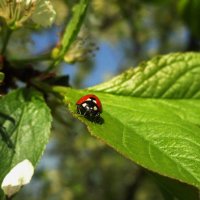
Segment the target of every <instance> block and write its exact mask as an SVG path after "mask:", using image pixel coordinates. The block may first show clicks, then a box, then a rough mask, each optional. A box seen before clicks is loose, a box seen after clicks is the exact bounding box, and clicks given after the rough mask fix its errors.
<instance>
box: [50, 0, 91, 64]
mask: <svg viewBox="0 0 200 200" xmlns="http://www.w3.org/2000/svg"><path fill="white" fill-rule="evenodd" d="M88 3H89V1H88V0H81V1H80V3H79V4H77V5H75V7H74V9H73V16H72V19H71V20H70V22H69V24H68V25H67V26H66V29H65V31H64V34H63V37H62V40H61V44H60V49H59V50H57V49H55V50H54V52H53V53H54V54H55V55H53V57H55V58H56V62H60V61H61V60H62V59H63V57H64V55H65V53H66V52H67V50H68V49H69V47H70V45H71V44H72V42H73V41H74V40H75V38H76V36H77V34H78V32H79V30H80V28H81V25H82V23H83V20H84V16H85V14H86V11H87V7H88ZM57 51H58V52H57Z"/></svg>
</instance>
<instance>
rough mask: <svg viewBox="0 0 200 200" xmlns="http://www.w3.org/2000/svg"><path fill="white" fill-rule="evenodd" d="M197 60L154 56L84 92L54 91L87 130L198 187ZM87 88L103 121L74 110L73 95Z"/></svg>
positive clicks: (142, 162) (199, 68) (199, 111)
mask: <svg viewBox="0 0 200 200" xmlns="http://www.w3.org/2000/svg"><path fill="white" fill-rule="evenodd" d="M197 61H198V62H199V61H200V55H199V54H195V53H194V54H192V53H188V54H187V53H186V54H171V55H168V56H160V57H157V58H155V59H152V60H150V61H149V62H146V63H142V64H141V66H139V67H138V68H136V69H131V70H129V71H127V72H125V73H124V74H122V75H120V76H118V77H116V78H114V79H113V80H111V81H109V82H107V83H105V84H102V85H99V86H95V87H93V88H89V91H88V90H74V89H70V88H61V87H58V88H55V91H57V92H59V93H61V94H62V95H63V96H64V97H65V100H64V101H65V103H66V102H67V103H69V109H70V110H71V111H72V112H73V113H74V115H75V116H76V117H78V118H79V119H81V120H82V121H83V122H84V123H85V124H86V125H87V126H88V128H89V130H90V132H91V134H92V135H94V136H96V137H97V138H100V139H101V140H103V141H105V142H106V143H107V144H108V145H110V146H112V147H113V148H114V149H116V150H117V151H118V152H120V153H122V154H123V155H125V156H126V157H127V158H129V159H131V160H133V161H134V162H136V163H138V164H139V165H141V166H143V167H145V168H147V169H149V170H152V171H155V172H157V173H159V174H162V175H165V176H168V177H171V178H174V179H178V180H180V181H183V182H186V183H188V184H191V185H194V186H196V187H200V169H199V165H200V162H199V159H198V156H199V154H200V149H199V145H198V144H199V143H200V138H199V131H200V129H199V118H200V106H199V88H200V87H199V82H198V80H199V76H200V73H199V71H200V65H199V64H198V62H197ZM191 75H192V76H191ZM184 84H185V85H184ZM186 86H187V87H186ZM185 88H187V90H185ZM88 92H89V93H91V92H92V93H95V94H96V95H98V96H99V98H100V99H101V101H102V104H103V113H102V117H103V119H104V121H105V123H104V124H103V125H99V124H95V123H91V122H89V121H87V120H86V119H84V118H83V117H82V116H79V115H77V114H75V112H76V107H75V102H76V100H77V99H79V98H80V97H81V96H82V95H84V94H87V93H88ZM147 97H148V98H147Z"/></svg>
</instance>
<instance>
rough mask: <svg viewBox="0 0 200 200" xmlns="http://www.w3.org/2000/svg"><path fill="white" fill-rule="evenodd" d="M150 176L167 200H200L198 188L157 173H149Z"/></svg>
mask: <svg viewBox="0 0 200 200" xmlns="http://www.w3.org/2000/svg"><path fill="white" fill-rule="evenodd" d="M149 174H150V177H152V179H153V180H154V181H155V182H156V183H157V185H158V187H159V188H160V190H161V191H162V194H163V196H164V199H165V200H168V199H169V200H173V199H181V200H188V199H192V200H199V190H198V189H197V188H195V187H193V186H191V185H187V184H185V183H180V182H179V181H177V180H174V179H170V178H168V177H164V176H160V175H159V174H156V173H152V172H149ZM174 197H175V198H174Z"/></svg>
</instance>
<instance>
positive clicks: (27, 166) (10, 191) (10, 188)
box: [1, 159, 34, 197]
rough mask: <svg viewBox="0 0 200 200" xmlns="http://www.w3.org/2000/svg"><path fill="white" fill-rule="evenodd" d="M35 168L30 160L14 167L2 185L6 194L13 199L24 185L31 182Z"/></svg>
mask: <svg viewBox="0 0 200 200" xmlns="http://www.w3.org/2000/svg"><path fill="white" fill-rule="evenodd" d="M33 172H34V168H33V165H32V164H31V162H30V161H29V160H27V159H26V160H23V161H22V162H20V163H18V164H17V165H16V166H15V167H13V168H12V169H11V170H10V172H9V173H8V174H7V175H6V176H5V178H4V179H3V182H2V184H1V188H2V190H3V191H4V193H5V194H6V195H7V196H8V197H11V196H12V195H14V194H15V193H16V192H18V191H19V190H20V188H21V187H22V186H23V185H26V184H28V183H29V182H30V180H31V178H32V176H33Z"/></svg>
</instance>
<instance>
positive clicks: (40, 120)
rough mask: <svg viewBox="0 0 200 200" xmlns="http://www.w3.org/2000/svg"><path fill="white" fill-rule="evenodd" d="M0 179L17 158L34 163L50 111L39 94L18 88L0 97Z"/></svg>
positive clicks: (41, 148)
mask: <svg viewBox="0 0 200 200" xmlns="http://www.w3.org/2000/svg"><path fill="white" fill-rule="evenodd" d="M0 127H1V129H0V131H1V135H0V137H1V138H2V140H0V157H1V167H0V183H2V180H3V179H4V177H5V175H6V174H7V173H8V172H9V171H10V170H11V169H12V168H13V167H14V166H15V165H16V164H18V163H19V162H21V161H23V160H25V159H28V160H29V161H30V162H31V163H32V165H33V166H36V164H37V163H38V161H39V159H40V158H41V156H42V154H43V151H44V149H45V147H46V144H47V142H48V139H49V134H50V127H51V115H50V111H49V108H48V107H47V105H46V103H45V101H44V99H43V97H42V95H41V94H40V93H38V92H37V91H35V90H33V89H19V90H15V91H14V92H11V93H9V94H8V95H6V96H4V97H3V98H1V99H0Z"/></svg>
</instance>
